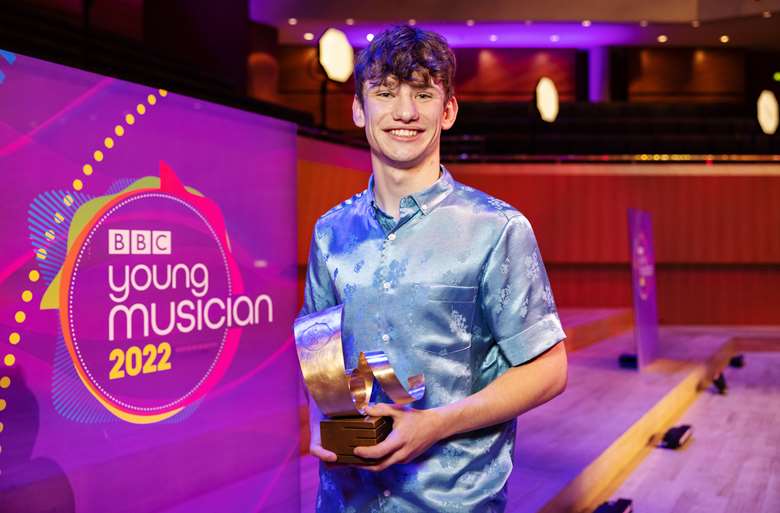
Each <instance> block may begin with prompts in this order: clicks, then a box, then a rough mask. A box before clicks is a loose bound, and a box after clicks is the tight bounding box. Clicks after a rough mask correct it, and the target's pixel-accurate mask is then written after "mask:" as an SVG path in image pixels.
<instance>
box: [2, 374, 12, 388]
mask: <svg viewBox="0 0 780 513" xmlns="http://www.w3.org/2000/svg"><path fill="white" fill-rule="evenodd" d="M10 386H11V378H9V377H8V376H3V377H2V378H0V388H8V387H10Z"/></svg>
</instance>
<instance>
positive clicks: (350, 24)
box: [344, 18, 355, 27]
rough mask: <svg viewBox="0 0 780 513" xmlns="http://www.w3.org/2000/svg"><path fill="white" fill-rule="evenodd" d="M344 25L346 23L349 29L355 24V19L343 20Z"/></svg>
mask: <svg viewBox="0 0 780 513" xmlns="http://www.w3.org/2000/svg"><path fill="white" fill-rule="evenodd" d="M344 23H346V24H347V25H349V26H350V27H351V26H352V25H354V24H355V18H347V19H346V20H344Z"/></svg>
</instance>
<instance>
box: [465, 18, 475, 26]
mask: <svg viewBox="0 0 780 513" xmlns="http://www.w3.org/2000/svg"><path fill="white" fill-rule="evenodd" d="M466 26H467V27H473V26H474V20H466Z"/></svg>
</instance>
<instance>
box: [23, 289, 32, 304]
mask: <svg viewBox="0 0 780 513" xmlns="http://www.w3.org/2000/svg"><path fill="white" fill-rule="evenodd" d="M32 298H33V293H32V291H31V290H25V291H24V292H22V301H24V302H25V303H29V302H30V301H32Z"/></svg>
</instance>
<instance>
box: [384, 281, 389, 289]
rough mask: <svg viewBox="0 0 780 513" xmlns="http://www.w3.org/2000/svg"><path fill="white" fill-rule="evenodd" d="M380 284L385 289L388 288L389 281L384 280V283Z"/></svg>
mask: <svg viewBox="0 0 780 513" xmlns="http://www.w3.org/2000/svg"><path fill="white" fill-rule="evenodd" d="M382 286H383V287H384V288H385V290H387V289H389V288H390V282H389V281H386V282H384V283H383V284H382Z"/></svg>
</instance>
